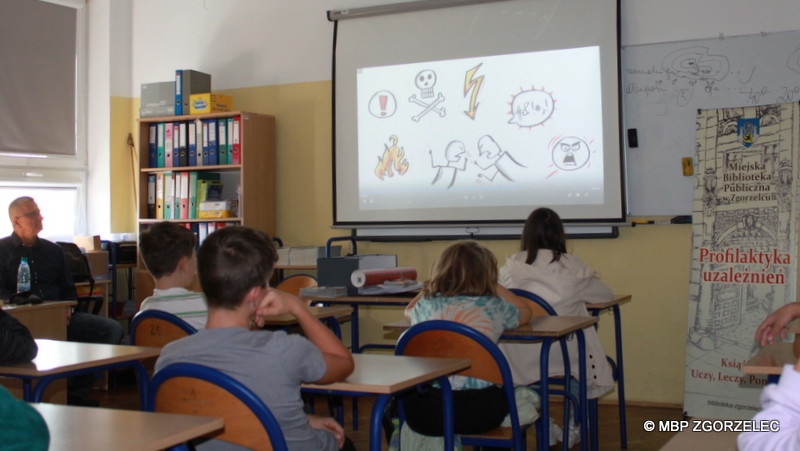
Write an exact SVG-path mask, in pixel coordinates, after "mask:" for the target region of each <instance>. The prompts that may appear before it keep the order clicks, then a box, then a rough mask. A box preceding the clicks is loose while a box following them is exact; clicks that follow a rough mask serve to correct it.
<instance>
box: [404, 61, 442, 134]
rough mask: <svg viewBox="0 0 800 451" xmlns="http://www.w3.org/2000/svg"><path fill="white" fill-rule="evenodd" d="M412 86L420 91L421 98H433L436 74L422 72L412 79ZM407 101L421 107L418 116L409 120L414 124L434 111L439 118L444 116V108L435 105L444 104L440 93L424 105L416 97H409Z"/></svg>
mask: <svg viewBox="0 0 800 451" xmlns="http://www.w3.org/2000/svg"><path fill="white" fill-rule="evenodd" d="M414 84H416V86H417V88H418V89H419V90H420V97H421V98H423V99H429V98H431V97H433V87H434V86H435V85H436V72H434V71H432V70H430V69H425V70H423V71H422V72H420V73H418V74H417V76H416V77H415V78H414ZM408 101H409V102H411V103H416V104H417V105H419V106H421V107H423V110H422V111H421V112H420V113H419V114H417V115H416V116H413V117H412V118H411V120H413V121H414V122H419V120H420V119H422V117H423V116H425V115H426V114H428V113H430V112H431V111H434V112H435V113H436V114H438V115H439V116H441V117H444V116H445V114H446V112H445V109H444V107H437V105H439V104H440V103H442V102H444V95H443V94H442V93H441V92H440V93H439V95H438V96H437V97H436V98H435V99H434V100H432V101H431V102H430V103H425V102H424V101H422V100H420V99H418V98H417V96H416V95H412V96H411V97H409V98H408Z"/></svg>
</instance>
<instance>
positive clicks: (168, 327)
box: [130, 310, 197, 348]
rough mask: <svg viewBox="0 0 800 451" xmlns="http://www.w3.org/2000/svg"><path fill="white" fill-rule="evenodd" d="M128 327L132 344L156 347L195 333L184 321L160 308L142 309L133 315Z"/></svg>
mask: <svg viewBox="0 0 800 451" xmlns="http://www.w3.org/2000/svg"><path fill="white" fill-rule="evenodd" d="M130 329H131V344H132V345H135V346H152V347H156V348H161V347H164V346H165V345H166V344H167V343H170V342H172V341H175V340H177V339H179V338H183V337H186V336H188V335H192V334H196V333H197V329H195V328H194V327H192V326H190V325H189V323H187V322H186V321H184V320H182V319H180V318H178V317H177V316H175V315H173V314H172V313H169V312H165V311H162V310H142V311H141V312H139V313H137V314H136V316H134V317H133V321H131V327H130Z"/></svg>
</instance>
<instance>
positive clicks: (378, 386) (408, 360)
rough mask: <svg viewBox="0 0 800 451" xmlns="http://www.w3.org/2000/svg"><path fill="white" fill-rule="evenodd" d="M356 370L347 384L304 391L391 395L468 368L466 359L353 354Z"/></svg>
mask: <svg viewBox="0 0 800 451" xmlns="http://www.w3.org/2000/svg"><path fill="white" fill-rule="evenodd" d="M353 360H354V361H355V370H354V371H353V374H351V375H350V377H348V378H347V379H346V380H344V381H342V382H336V383H333V384H330V385H315V384H304V385H303V388H314V389H321V390H340V391H351V392H361V393H375V394H391V393H395V392H398V391H400V390H404V389H406V388H409V387H413V386H415V385H419V384H421V383H423V382H427V381H429V380H432V379H435V378H437V377H439V376H444V375H447V374H452V373H456V372H458V371H461V370H464V369H467V368H469V367H470V365H471V362H470V361H469V359H446V358H432V357H410V356H402V355H400V356H398V355H386V354H353Z"/></svg>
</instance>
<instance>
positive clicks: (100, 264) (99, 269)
mask: <svg viewBox="0 0 800 451" xmlns="http://www.w3.org/2000/svg"><path fill="white" fill-rule="evenodd" d="M84 255H85V256H86V260H87V261H88V262H89V268H90V270H91V272H92V277H93V278H94V280H96V281H97V280H108V252H107V251H86V253H84Z"/></svg>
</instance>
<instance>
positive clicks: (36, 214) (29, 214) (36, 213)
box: [14, 210, 42, 219]
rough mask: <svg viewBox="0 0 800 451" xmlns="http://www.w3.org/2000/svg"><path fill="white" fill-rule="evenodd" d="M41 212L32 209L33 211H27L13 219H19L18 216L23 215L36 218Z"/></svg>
mask: <svg viewBox="0 0 800 451" xmlns="http://www.w3.org/2000/svg"><path fill="white" fill-rule="evenodd" d="M41 213H42V211H41V210H33V211H29V212H27V213H25V214H24V215H19V216H17V217H15V218H14V219H19V218H22V217H24V216H28V217H29V218H37V217H39V215H40V214H41Z"/></svg>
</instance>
